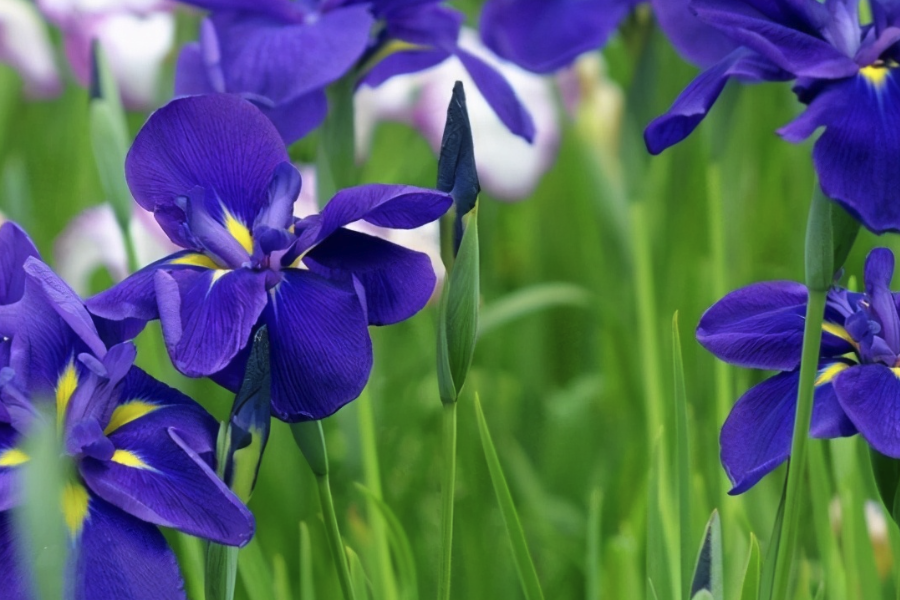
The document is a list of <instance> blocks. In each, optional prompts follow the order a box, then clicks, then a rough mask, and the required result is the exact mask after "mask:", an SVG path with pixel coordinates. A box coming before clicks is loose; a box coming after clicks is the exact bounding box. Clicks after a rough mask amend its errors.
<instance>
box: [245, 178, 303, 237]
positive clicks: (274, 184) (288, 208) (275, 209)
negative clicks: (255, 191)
mask: <svg viewBox="0 0 900 600" xmlns="http://www.w3.org/2000/svg"><path fill="white" fill-rule="evenodd" d="M301 183H302V182H301V179H300V173H299V171H297V168H296V167H295V166H294V165H292V164H291V163H281V164H280V165H278V167H277V168H276V169H275V172H274V173H273V174H272V181H271V182H270V183H269V196H268V203H267V204H266V206H265V207H264V208H263V210H262V211H260V213H259V216H257V217H256V221H255V222H254V223H253V227H254V229H255V228H256V227H260V226H265V227H270V228H272V229H287V228H288V227H289V226H290V224H291V217H292V216H293V214H294V201H295V200H297V197H298V196H299V195H300V186H301Z"/></svg>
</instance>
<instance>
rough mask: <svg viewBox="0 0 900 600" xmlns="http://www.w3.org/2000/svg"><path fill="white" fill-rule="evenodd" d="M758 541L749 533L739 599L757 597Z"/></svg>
mask: <svg viewBox="0 0 900 600" xmlns="http://www.w3.org/2000/svg"><path fill="white" fill-rule="evenodd" d="M759 578H760V560H759V542H757V541H756V536H755V535H753V534H752V533H751V534H750V554H749V556H748V557H747V570H746V571H745V572H744V584H743V586H742V587H741V600H756V599H757V598H758V597H759Z"/></svg>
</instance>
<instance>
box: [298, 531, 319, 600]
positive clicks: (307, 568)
mask: <svg viewBox="0 0 900 600" xmlns="http://www.w3.org/2000/svg"><path fill="white" fill-rule="evenodd" d="M315 597H316V587H315V582H314V581H313V563H312V542H311V541H310V539H309V527H308V526H307V525H306V523H303V522H301V523H300V600H315Z"/></svg>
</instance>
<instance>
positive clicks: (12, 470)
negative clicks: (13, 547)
mask: <svg viewBox="0 0 900 600" xmlns="http://www.w3.org/2000/svg"><path fill="white" fill-rule="evenodd" d="M20 441H21V440H20V439H19V433H18V432H17V431H16V430H15V429H14V428H13V427H12V425H9V424H8V423H0V513H2V512H3V511H5V510H9V509H10V508H12V507H13V506H15V505H17V504H18V503H19V500H20V498H19V483H18V479H19V468H18V467H19V463H18V461H15V460H10V459H11V458H12V457H13V456H15V455H17V454H18V453H17V452H16V444H18V443H19V442H20ZM4 458H6V460H3V459H4ZM0 552H2V548H0ZM0 572H2V571H0Z"/></svg>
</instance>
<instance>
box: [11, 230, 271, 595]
mask: <svg viewBox="0 0 900 600" xmlns="http://www.w3.org/2000/svg"><path fill="white" fill-rule="evenodd" d="M20 235H22V234H21V230H19V229H18V228H17V227H15V226H12V225H10V224H7V225H4V226H3V228H2V229H0V240H2V241H0V244H3V245H5V244H6V243H7V242H9V241H10V240H11V239H12V238H14V237H16V236H20ZM19 239H20V242H21V246H20V247H19V248H18V251H19V255H20V256H21V255H22V254H28V255H30V256H29V257H28V258H27V259H25V260H24V262H23V263H22V262H20V261H18V260H17V261H15V264H14V265H13V267H12V268H10V263H7V262H3V263H2V264H0V279H2V280H3V281H6V282H9V281H14V282H16V286H17V288H18V289H19V290H20V292H21V295H20V296H19V300H18V301H17V302H15V303H13V304H6V305H4V306H3V307H2V308H3V309H2V311H0V327H2V326H8V325H9V321H11V320H12V321H14V325H15V332H14V336H13V337H12V344H11V352H10V357H9V366H6V367H4V368H2V369H0V572H2V573H3V585H2V592H3V593H2V595H3V598H5V599H8V600H28V599H31V598H33V597H34V595H33V592H32V590H31V586H30V583H29V578H28V576H27V562H26V561H25V560H24V556H23V555H22V553H21V550H22V548H23V545H22V544H20V543H18V542H17V540H16V535H17V534H18V531H17V530H15V529H14V528H13V526H12V525H13V524H12V518H11V516H10V512H9V511H10V509H12V508H14V507H16V506H17V505H18V504H19V503H21V502H22V501H23V498H22V497H21V492H20V489H19V478H20V476H21V473H20V471H21V469H22V467H23V466H24V465H26V464H27V463H28V462H29V460H30V457H29V456H28V454H27V453H26V451H25V450H24V449H23V447H22V440H23V436H25V435H27V434H28V433H29V432H30V431H33V429H34V427H35V425H36V424H37V423H39V422H42V421H43V420H44V419H46V418H47V416H48V415H50V420H51V422H50V423H44V425H45V426H48V427H55V429H56V431H57V433H58V435H59V439H60V443H61V447H62V448H63V451H64V454H65V455H66V456H67V457H68V458H69V459H70V460H71V461H72V463H73V465H74V467H75V468H74V469H73V471H72V472H71V473H70V474H68V475H67V476H66V480H65V481H63V482H62V498H61V506H62V509H63V516H64V521H65V524H66V528H67V533H68V538H69V542H70V546H71V552H70V564H69V567H68V568H67V571H66V573H67V580H66V588H67V590H68V592H67V597H71V598H74V599H75V600H95V599H98V600H107V599H109V600H113V599H115V600H122V599H125V600H144V599H146V600H150V599H153V600H157V599H160V598H162V599H179V598H181V599H183V598H185V594H184V591H183V582H182V579H181V575H180V574H179V570H178V564H177V562H176V559H175V555H174V553H173V552H172V551H171V549H170V548H169V547H168V545H167V544H166V541H165V539H164V538H163V536H162V533H161V532H160V531H159V529H158V528H157V526H163V527H171V528H175V529H179V530H181V531H184V532H186V533H189V534H191V535H196V536H200V537H203V538H207V539H210V540H213V541H215V542H218V543H222V544H229V545H238V546H242V545H244V544H246V543H247V542H248V541H249V540H250V537H251V536H252V535H253V528H254V523H253V515H252V514H251V513H250V512H249V510H247V508H246V507H245V506H244V505H243V504H241V502H240V501H239V500H238V499H237V497H236V496H234V494H233V493H232V492H231V491H230V490H228V488H227V487H226V486H225V484H224V483H223V482H222V481H221V480H220V479H219V478H218V477H217V476H216V474H215V471H214V470H213V467H214V464H213V461H214V456H215V449H216V435H217V431H218V424H217V423H216V421H215V420H214V419H213V418H212V417H211V416H210V415H209V414H208V413H207V412H206V411H205V410H203V409H202V408H201V407H200V406H199V405H198V404H196V403H195V402H194V401H193V400H191V399H190V398H187V397H186V396H184V395H183V394H181V393H179V392H177V391H176V390H173V389H171V388H169V387H168V386H166V385H164V384H162V383H160V382H158V381H156V380H155V379H153V378H151V377H150V376H148V375H147V374H146V373H144V372H143V371H141V370H140V369H138V368H137V367H134V366H133V362H134V358H135V348H134V345H133V344H132V343H130V342H125V343H120V344H117V345H113V346H112V347H109V348H108V347H107V346H106V344H105V343H104V342H103V341H102V339H101V337H100V334H99V332H98V330H97V328H96V327H95V325H94V322H93V320H92V318H91V316H90V314H89V313H88V312H87V310H86V308H85V307H84V305H83V304H82V302H81V300H80V299H79V298H78V297H77V296H76V295H75V293H74V292H73V291H72V290H71V289H70V288H69V287H68V286H67V285H66V284H65V283H64V282H63V281H62V280H61V279H59V278H58V277H57V276H56V275H55V274H54V273H53V272H52V271H50V269H49V268H48V267H47V266H46V265H45V264H44V263H42V262H41V261H40V260H38V259H37V258H35V257H34V254H33V253H34V247H33V245H31V244H30V243H25V242H23V241H22V239H21V237H20V238H19ZM3 256H6V255H5V254H4V255H3ZM41 407H43V408H45V409H47V410H40V408H41ZM54 413H55V416H52V415H54ZM26 546H27V545H26Z"/></svg>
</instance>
